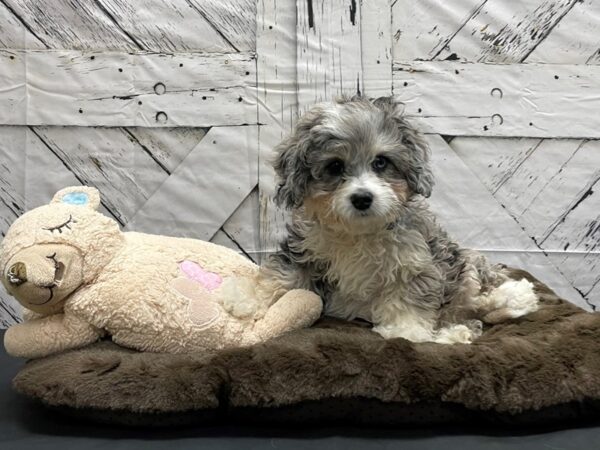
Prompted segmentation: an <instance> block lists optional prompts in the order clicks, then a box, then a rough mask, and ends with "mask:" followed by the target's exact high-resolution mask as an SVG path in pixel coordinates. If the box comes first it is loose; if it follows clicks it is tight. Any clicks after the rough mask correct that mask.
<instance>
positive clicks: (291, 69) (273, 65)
mask: <svg viewBox="0 0 600 450" xmlns="http://www.w3.org/2000/svg"><path fill="white" fill-rule="evenodd" d="M257 8H258V9H257V34H256V52H257V61H256V66H257V93H256V95H257V103H258V105H259V108H258V120H259V123H261V124H265V125H264V126H261V127H260V128H259V152H260V153H259V154H260V156H259V179H260V183H259V204H260V248H261V250H262V251H264V252H265V254H266V253H268V252H270V251H274V250H275V249H276V248H277V244H278V242H279V240H280V239H281V238H282V237H283V235H284V232H285V222H286V214H285V213H284V212H283V211H281V210H280V209H278V208H277V207H276V206H275V205H274V204H273V200H272V198H273V193H274V190H275V174H274V172H273V168H272V167H271V164H270V160H271V159H272V157H273V149H274V148H275V146H276V145H277V144H278V143H279V142H280V141H281V140H282V138H283V137H284V136H285V135H286V134H287V133H288V132H289V131H290V130H291V128H292V125H293V123H294V120H295V119H296V116H297V111H298V99H297V96H296V31H295V30H296V2H295V0H258V4H257ZM290 30H291V31H290ZM261 254H262V253H261Z"/></svg>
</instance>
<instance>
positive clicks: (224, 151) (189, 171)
mask: <svg viewBox="0 0 600 450" xmlns="http://www.w3.org/2000/svg"><path fill="white" fill-rule="evenodd" d="M257 133H258V127H257V126H240V127H214V128H211V129H210V131H209V132H208V133H207V134H206V136H205V137H204V139H203V140H202V141H201V142H200V143H199V144H198V145H197V146H196V147H195V148H194V149H193V150H192V151H191V152H190V153H189V154H188V156H187V157H186V158H185V159H184V160H183V161H182V163H181V164H180V165H179V166H178V167H177V168H176V169H175V171H174V172H173V174H172V175H171V176H170V177H169V178H168V179H166V180H165V181H164V182H163V183H162V184H161V185H160V189H156V190H155V193H154V195H152V196H149V197H148V198H147V200H146V201H145V202H144V203H143V205H141V206H140V207H139V208H138V209H137V212H136V213H135V215H134V216H133V218H132V219H131V220H130V221H129V222H128V223H127V225H126V227H125V228H126V229H127V230H136V231H141V232H148V233H154V234H165V235H174V234H176V235H178V236H185V237H194V238H198V239H204V240H210V239H211V238H212V237H213V236H214V235H215V233H216V232H217V231H218V230H219V229H220V228H221V226H222V224H223V223H224V222H225V221H226V220H227V219H228V218H229V217H230V216H231V215H232V214H233V213H234V211H235V210H236V209H237V208H238V207H239V205H240V204H241V203H242V202H243V201H244V199H245V198H246V197H247V196H248V195H249V194H250V192H252V190H253V189H254V188H255V187H256V185H257V183H258V149H257V142H258V135H257ZM166 205H168V207H167V208H166V210H165V206H166Z"/></svg>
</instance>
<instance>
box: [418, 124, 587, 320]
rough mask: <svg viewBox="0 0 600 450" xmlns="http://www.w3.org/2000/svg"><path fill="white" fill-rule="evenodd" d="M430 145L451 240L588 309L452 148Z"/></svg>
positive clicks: (438, 141)
mask: <svg viewBox="0 0 600 450" xmlns="http://www.w3.org/2000/svg"><path fill="white" fill-rule="evenodd" d="M427 140H428V143H429V145H430V147H431V149H432V157H433V160H432V162H433V169H434V176H435V177H436V183H437V184H436V186H435V187H434V190H433V195H432V197H431V199H430V204H431V208H432V210H433V211H434V212H435V213H436V215H437V216H438V218H439V222H440V224H442V225H443V226H444V227H445V228H446V230H447V231H448V232H449V233H450V235H451V236H453V237H454V238H455V239H457V240H458V241H459V242H460V243H461V245H463V246H465V247H470V248H476V249H479V250H482V251H484V253H486V254H487V255H488V256H489V257H490V258H491V260H492V261H494V262H503V263H505V264H511V265H513V266H515V267H520V268H525V269H526V270H528V271H530V272H531V273H532V274H533V275H534V276H537V277H539V278H540V279H542V280H544V281H546V282H547V283H549V284H550V286H551V287H552V288H553V289H555V290H556V292H557V293H558V294H559V295H562V296H563V297H564V298H566V299H568V300H570V301H572V302H573V303H575V304H577V305H579V306H581V307H584V308H587V309H589V305H588V304H587V303H586V302H585V301H584V300H583V299H582V297H581V295H579V293H578V292H577V291H576V290H575V289H574V288H573V287H572V286H571V284H569V283H568V282H567V281H566V280H565V279H564V277H563V276H562V275H561V273H560V272H559V271H558V270H557V269H556V268H555V267H554V266H552V265H551V264H549V262H548V259H547V258H546V256H545V255H544V253H543V251H541V250H539V249H538V247H537V246H536V245H535V243H534V242H533V241H532V240H531V239H530V237H529V236H528V235H527V234H526V232H525V231H523V229H522V228H521V226H519V224H518V223H517V222H516V221H515V220H514V219H513V218H512V217H511V216H510V214H509V213H508V211H507V210H506V209H505V208H503V207H502V206H501V205H500V204H499V203H498V202H497V201H496V200H495V199H494V197H493V196H492V194H491V193H490V192H489V191H488V190H487V189H486V187H485V185H484V184H483V183H482V182H480V181H479V180H478V179H477V177H476V175H475V174H474V173H473V172H472V171H471V170H470V169H469V167H468V166H467V165H465V163H464V162H463V161H462V160H461V159H460V158H459V157H458V156H457V155H456V153H455V152H454V151H453V150H452V149H451V148H450V147H449V146H448V144H446V142H445V141H444V140H443V139H442V138H441V137H440V136H438V135H429V136H427Z"/></svg>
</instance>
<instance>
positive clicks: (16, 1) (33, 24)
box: [3, 0, 143, 51]
mask: <svg viewBox="0 0 600 450" xmlns="http://www.w3.org/2000/svg"><path fill="white" fill-rule="evenodd" d="M3 3H4V4H5V5H7V6H9V7H10V8H11V10H12V11H14V12H15V14H16V15H17V17H18V18H19V19H20V20H21V21H22V22H23V23H26V24H27V26H28V27H29V29H30V30H31V31H32V32H33V33H34V34H35V35H36V36H39V37H40V39H41V40H42V41H43V42H44V43H45V44H46V45H47V46H48V47H49V48H52V49H73V50H121V51H135V50H142V49H143V48H142V47H141V46H140V45H139V44H138V43H137V42H136V40H135V38H134V37H133V36H130V35H127V33H126V32H124V31H123V30H122V29H121V28H119V26H118V25H116V24H115V22H114V20H113V18H111V17H110V16H109V15H108V14H106V12H105V11H104V10H103V8H102V5H101V4H99V3H98V2H97V1H95V0H77V1H76V2H74V1H71V0H52V2H51V3H48V2H44V1H32V0H3ZM38 47H39V45H38V44H37V43H34V42H32V44H31V46H30V45H29V42H28V43H27V48H38Z"/></svg>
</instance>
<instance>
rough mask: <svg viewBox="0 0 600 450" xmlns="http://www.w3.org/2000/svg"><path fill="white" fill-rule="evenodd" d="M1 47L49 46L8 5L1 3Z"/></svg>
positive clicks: (37, 47)
mask: <svg viewBox="0 0 600 450" xmlns="http://www.w3.org/2000/svg"><path fill="white" fill-rule="evenodd" d="M0 48H18V49H24V48H35V49H43V48H47V47H46V45H45V44H44V43H43V42H42V41H41V40H40V39H39V38H38V37H37V36H35V35H34V34H33V33H32V32H31V31H30V30H28V29H27V27H26V26H25V25H24V24H23V22H21V21H20V20H19V19H18V17H17V16H16V15H15V14H13V13H12V12H11V11H10V9H9V8H7V7H6V5H4V4H2V3H0Z"/></svg>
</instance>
